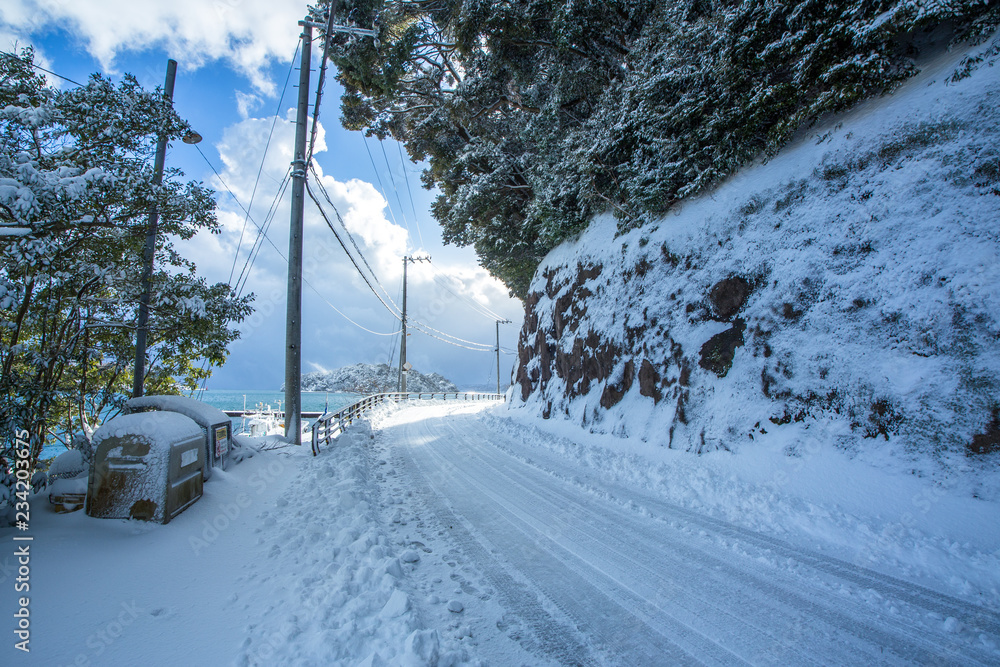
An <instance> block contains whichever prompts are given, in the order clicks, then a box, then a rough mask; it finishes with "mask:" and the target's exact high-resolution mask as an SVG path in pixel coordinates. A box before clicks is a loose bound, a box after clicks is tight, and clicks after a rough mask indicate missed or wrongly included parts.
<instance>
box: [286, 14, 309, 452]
mask: <svg viewBox="0 0 1000 667" xmlns="http://www.w3.org/2000/svg"><path fill="white" fill-rule="evenodd" d="M299 25H300V26H302V35H301V39H302V63H301V65H300V67H299V105H298V113H297V115H296V118H295V153H294V156H295V157H294V159H293V160H292V215H291V224H290V227H289V230H288V304H287V316H286V320H285V437H286V438H288V439H290V440H291V441H292V443H293V444H296V445H301V444H302V219H303V215H304V212H305V187H306V169H307V165H306V138H307V135H308V131H307V130H308V128H307V121H308V118H309V68H310V66H311V65H312V24H311V23H309V22H307V21H300V22H299Z"/></svg>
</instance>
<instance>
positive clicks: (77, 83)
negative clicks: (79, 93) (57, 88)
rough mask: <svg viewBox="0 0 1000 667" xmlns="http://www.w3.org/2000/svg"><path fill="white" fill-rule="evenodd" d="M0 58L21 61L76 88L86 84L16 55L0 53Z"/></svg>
mask: <svg viewBox="0 0 1000 667" xmlns="http://www.w3.org/2000/svg"><path fill="white" fill-rule="evenodd" d="M0 56H7V57H8V58H13V59H14V60H20V61H21V62H22V63H24V64H25V65H31V66H32V67H34V68H35V69H37V70H41V71H43V72H45V73H46V74H51V75H52V76H54V77H58V78H60V79H62V80H63V81H69V82H70V83H72V84H73V85H75V86H80V87H81V88H82V87H83V85H84V84H82V83H80V82H79V81H74V80H73V79H71V78H69V77H68V76H63V75H62V74H56V73H55V72H53V71H52V70H50V69H45V68H44V67H42V66H41V65H36V64H35V63H34V62H30V63H29V62H28V61H26V60H25V59H24V58H21V57H20V56H18V55H16V54H13V53H7V52H6V51H0Z"/></svg>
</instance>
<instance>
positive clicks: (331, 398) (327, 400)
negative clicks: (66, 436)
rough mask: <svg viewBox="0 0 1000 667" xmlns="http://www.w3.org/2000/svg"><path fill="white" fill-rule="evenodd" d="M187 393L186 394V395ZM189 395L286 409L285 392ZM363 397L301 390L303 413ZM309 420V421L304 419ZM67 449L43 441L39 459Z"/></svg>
mask: <svg viewBox="0 0 1000 667" xmlns="http://www.w3.org/2000/svg"><path fill="white" fill-rule="evenodd" d="M185 395H187V394H185ZM192 398H195V399H197V400H199V401H202V402H204V403H207V404H209V405H211V406H212V407H215V408H218V409H220V410H243V409H244V406H246V409H247V410H257V409H258V405H263V406H264V409H268V407H270V409H271V410H273V411H277V410H278V405H279V402H280V405H281V409H282V411H283V410H284V408H285V393H284V392H282V391H262V390H260V389H206V390H204V391H198V392H195V393H194V395H193V396H192ZM362 398H364V395H363V394H355V393H349V392H340V391H336V392H333V391H332V392H329V393H327V392H325V391H304V392H302V412H323V411H324V409H326V408H327V406H329V412H336V411H337V410H340V409H341V408H346V407H347V406H348V405H350V404H351V403H354V402H356V401H359V400H361V399H362ZM307 421H311V420H307ZM242 422H243V420H242V419H240V418H239V417H233V430H234V431H235V432H236V433H239V432H241V431H242V430H243V428H242V427H243V423H242ZM65 451H66V446H65V445H63V444H62V443H61V442H58V441H56V442H50V443H46V445H45V447H43V448H42V453H41V456H40V457H39V458H41V459H49V458H52V457H54V456H59V455H60V454H62V453H63V452H65Z"/></svg>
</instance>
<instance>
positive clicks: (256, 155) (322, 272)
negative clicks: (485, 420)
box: [0, 0, 522, 389]
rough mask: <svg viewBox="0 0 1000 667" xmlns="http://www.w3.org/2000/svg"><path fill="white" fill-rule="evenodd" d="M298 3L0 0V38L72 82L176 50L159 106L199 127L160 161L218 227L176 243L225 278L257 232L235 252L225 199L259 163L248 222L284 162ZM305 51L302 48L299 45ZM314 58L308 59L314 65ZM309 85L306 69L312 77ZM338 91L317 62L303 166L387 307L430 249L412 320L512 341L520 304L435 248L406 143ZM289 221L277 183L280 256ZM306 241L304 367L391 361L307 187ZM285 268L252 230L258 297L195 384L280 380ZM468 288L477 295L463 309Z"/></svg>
mask: <svg viewBox="0 0 1000 667" xmlns="http://www.w3.org/2000/svg"><path fill="white" fill-rule="evenodd" d="M305 13H306V5H305V3H301V4H300V3H298V2H273V1H269V0H173V1H172V2H155V3H149V2H136V1H135V0H3V2H2V3H0V50H3V51H7V52H11V51H13V50H14V48H15V45H16V46H18V47H24V46H28V45H31V46H33V47H34V48H35V50H36V62H37V63H38V64H40V65H42V66H44V67H46V68H48V69H50V70H52V71H54V72H56V73H58V74H60V75H62V76H65V77H68V78H70V79H73V80H75V81H79V82H84V81H85V80H86V78H87V77H88V76H89V75H90V74H92V73H94V72H100V73H102V74H104V75H105V76H110V77H112V78H113V79H115V80H118V79H120V77H121V76H122V74H124V73H126V72H127V73H130V74H132V75H134V76H135V77H136V78H137V79H138V80H139V82H140V83H141V84H142V85H143V86H144V87H146V88H154V87H156V86H162V85H163V80H164V75H165V72H166V64H167V59H168V58H174V59H175V60H177V61H178V75H177V81H176V86H175V90H174V105H175V107H176V109H177V110H178V112H179V113H180V115H181V116H183V117H184V118H186V119H187V120H188V121H190V123H191V124H192V126H193V127H194V128H195V129H196V130H197V131H198V132H199V133H200V134H201V135H202V136H203V137H204V141H203V142H202V143H201V144H200V145H199V146H198V148H200V149H201V152H202V153H204V157H203V156H202V155H201V154H199V152H198V149H197V148H195V147H192V146H188V145H184V144H177V145H172V146H171V147H170V151H169V152H168V154H167V165H168V166H169V167H177V168H180V169H182V170H183V171H184V172H185V174H186V177H187V178H189V179H195V180H201V181H204V182H205V183H207V184H208V185H210V186H211V187H212V188H214V189H215V190H216V191H217V193H218V195H217V199H218V204H219V218H220V221H221V222H222V224H223V229H224V232H223V234H221V235H219V236H211V235H207V234H203V235H199V236H198V237H196V238H195V239H194V240H192V241H191V242H188V243H186V244H184V246H183V251H184V253H185V254H186V255H187V256H188V257H189V258H191V259H193V260H194V261H195V262H196V263H197V265H198V269H199V273H200V274H201V275H204V276H205V277H206V278H207V279H208V280H210V281H212V282H217V281H227V280H229V277H230V274H231V272H232V270H233V266H234V257H235V258H236V259H235V267H236V268H235V270H236V273H237V274H238V273H239V271H240V269H241V268H242V267H243V265H244V263H245V260H246V257H247V252H248V250H249V244H250V243H251V242H252V241H253V240H254V238H255V237H256V235H257V230H256V228H255V227H254V225H253V223H249V224H248V225H247V233H246V235H244V241H243V242H242V244H241V247H240V251H239V255H238V256H237V254H236V253H237V246H238V245H240V243H239V239H240V236H241V231H242V229H243V227H244V220H245V215H244V213H243V211H242V210H241V208H240V205H239V204H242V205H243V206H249V205H250V201H251V194H252V193H253V190H254V183H255V181H256V177H257V173H258V170H260V171H261V178H260V180H259V182H258V184H257V190H256V194H255V195H254V197H253V206H252V207H251V215H252V218H253V219H254V220H255V221H257V222H258V223H259V224H263V222H264V220H265V219H266V214H267V211H268V209H269V208H270V207H271V204H272V202H273V201H274V198H275V195H276V194H277V186H278V183H279V182H280V181H281V179H282V177H283V176H284V174H285V171H286V170H287V168H288V165H289V162H290V160H291V150H292V147H291V144H292V137H293V136H294V127H293V125H292V123H291V118H292V115H290V113H291V110H292V108H293V107H294V105H295V95H296V88H295V86H296V84H297V79H298V71H297V70H295V71H292V73H291V80H290V81H289V84H288V89H287V91H286V92H285V94H284V97H283V98H280V96H281V91H282V87H283V86H284V84H285V80H286V78H287V77H288V75H289V71H290V68H291V67H292V56H293V53H294V52H295V48H296V43H297V39H298V35H299V32H300V28H299V27H298V25H297V22H298V21H299V20H301V19H302V18H303V17H304V16H305ZM363 27H364V26H363ZM318 50H319V49H318V45H316V47H314V53H316V52H318ZM318 65H319V63H318V61H317V60H314V68H315V67H318ZM296 66H297V65H296ZM52 81H53V83H54V84H56V85H60V86H72V84H70V83H67V82H65V81H59V80H56V79H52ZM315 81H316V72H314V74H313V85H314V84H315ZM340 94H341V90H340V88H339V86H337V85H336V82H335V81H333V80H332V72H330V78H328V84H327V88H326V91H325V93H324V98H323V104H322V107H321V125H322V133H321V143H320V148H322V149H323V150H322V151H319V150H318V151H317V154H316V164H317V167H318V169H319V171H320V173H321V176H322V182H323V185H324V186H325V188H326V189H327V191H328V192H329V193H330V196H331V199H332V200H333V202H334V204H335V205H336V207H337V210H339V211H340V213H341V215H342V216H343V217H344V220H345V223H346V225H347V227H348V229H349V230H350V231H351V233H352V234H353V235H354V237H355V239H356V240H357V242H358V244H359V245H360V246H361V249H362V251H363V253H364V255H365V257H366V259H367V261H368V262H369V263H370V264H371V266H372V268H373V269H374V270H375V272H376V274H377V275H378V277H379V279H380V280H381V282H382V284H383V285H384V286H385V288H386V290H387V291H388V292H389V293H390V294H391V295H392V297H393V298H394V299H395V300H396V301H397V303H398V301H399V299H398V292H399V288H400V285H401V281H402V259H401V258H402V257H403V255H404V254H410V255H412V254H429V255H430V256H431V257H432V258H433V262H432V264H431V265H430V266H428V265H427V264H416V265H411V267H410V270H409V282H408V285H409V287H408V295H409V299H408V305H409V309H410V314H411V316H414V317H416V318H417V319H419V320H420V321H422V322H424V323H425V324H426V325H427V327H431V328H433V330H437V331H439V332H445V333H447V334H449V335H451V336H455V337H458V338H460V339H462V340H464V341H468V342H472V343H485V344H489V345H492V344H493V341H494V337H495V325H494V322H493V319H494V318H493V317H492V316H491V315H490V314H487V313H485V312H483V307H485V309H487V310H489V311H491V313H495V314H497V315H500V316H501V317H505V318H508V319H510V320H513V323H512V324H506V325H501V327H500V344H501V347H502V348H506V350H508V351H510V350H513V349H514V348H515V347H516V341H517V333H518V331H519V330H520V326H521V319H522V308H521V304H520V302H518V301H517V300H515V299H511V298H509V297H508V296H507V290H506V288H504V287H503V285H502V284H500V283H499V282H498V281H495V280H493V279H492V278H490V277H489V276H488V275H487V274H486V272H485V271H484V270H483V269H482V268H481V267H479V266H478V263H477V261H476V257H475V254H474V253H473V251H472V250H471V249H470V248H455V247H453V246H443V245H442V243H441V232H440V228H439V227H438V226H437V224H436V223H435V222H434V220H433V219H432V218H431V216H430V214H429V212H428V209H429V205H430V202H431V201H432V200H433V198H434V193H432V192H428V191H427V190H424V189H423V188H422V187H420V180H419V174H420V166H419V165H414V164H411V163H409V162H406V161H404V160H403V157H404V156H405V151H400V147H399V145H398V144H396V143H395V142H392V141H386V142H384V144H380V143H379V142H378V141H377V140H374V139H368V140H367V142H366V140H365V139H364V138H363V136H362V135H361V133H357V132H347V131H346V130H344V129H343V128H342V127H341V126H340V122H339V107H340V99H339V98H340ZM311 97H312V95H311ZM279 98H280V99H279ZM276 111H277V112H278V113H277V119H276V117H275V112H276ZM272 125H273V126H274V133H273V136H272V138H271V143H270V147H269V148H268V150H267V154H266V157H265V155H264V146H265V144H266V142H267V137H268V135H269V133H270V131H271V127H272ZM401 153H402V155H401ZM262 165H263V167H262ZM213 167H214V169H216V170H218V171H219V173H220V174H221V176H222V180H223V181H224V182H225V183H226V185H228V186H229V188H231V189H232V191H233V192H234V193H235V195H236V197H237V198H238V201H239V203H237V201H236V200H234V198H233V197H232V196H231V195H230V194H229V193H228V192H227V191H226V188H225V187H224V186H223V184H222V182H220V180H219V178H218V177H217V176H216V174H215V173H214V172H213ZM394 185H395V187H394ZM329 213H330V211H328V214H329ZM288 219H289V202H288V196H287V194H286V195H285V197H284V199H283V200H282V201H280V202H279V204H278V208H277V213H276V214H275V215H274V217H273V222H272V223H271V226H270V227H269V228H268V230H267V237H268V239H270V242H273V244H274V246H276V247H277V248H278V249H280V252H281V253H282V254H285V253H287V247H288ZM305 246H306V250H305V253H306V256H305V262H306V275H305V278H306V281H307V282H308V283H309V285H310V286H306V287H305V288H304V289H303V304H304V311H305V312H304V315H303V332H304V333H303V370H304V371H310V370H318V369H322V368H336V367H338V366H342V365H347V364H351V363H355V362H359V361H360V362H369V363H383V362H387V361H389V360H390V355H391V356H392V359H393V361H394V363H395V360H397V359H398V344H399V336H398V335H397V336H385V335H376V334H386V333H392V332H394V331H396V330H397V329H398V323H396V321H395V320H394V319H393V317H392V316H391V315H390V314H389V312H388V311H386V310H385V309H384V308H383V306H382V305H381V304H380V303H379V302H378V300H377V299H376V298H375V296H374V295H373V294H372V293H371V292H370V291H369V290H368V288H367V287H366V286H365V285H364V283H363V282H362V281H361V279H360V277H358V275H357V273H356V272H355V271H354V269H353V268H352V267H351V266H350V264H349V262H348V260H347V258H346V256H345V255H344V253H343V251H342V250H341V249H340V248H339V245H338V244H337V241H336V239H335V238H334V237H333V235H332V234H331V233H330V231H329V229H328V228H327V227H326V224H325V223H324V222H323V220H322V218H321V217H320V215H319V214H318V212H317V211H316V209H315V207H314V206H313V205H312V202H311V201H310V200H309V199H308V198H307V207H306V230H305ZM286 267H287V265H286V264H285V262H284V260H283V259H282V257H281V256H280V255H279V253H278V251H276V250H275V248H274V247H272V246H271V245H270V243H268V242H266V241H265V242H264V243H263V245H262V249H261V251H260V253H259V255H258V256H257V258H256V260H255V261H254V263H253V267H252V270H251V273H250V276H249V279H248V281H247V289H248V290H250V291H253V292H254V293H255V294H257V308H258V310H257V313H256V314H255V315H254V316H253V317H251V318H250V319H249V320H248V321H247V322H246V323H244V325H243V326H242V327H241V329H242V332H243V334H242V338H241V339H240V340H239V341H237V342H236V343H235V344H233V345H232V346H231V348H230V349H231V355H230V358H229V361H228V362H227V364H226V365H225V366H224V367H223V368H222V369H218V370H216V372H215V375H214V377H213V378H212V380H210V381H209V385H208V386H209V388H216V389H276V388H277V387H278V386H280V384H281V383H282V382H283V380H284V370H283V363H284V318H285V315H284V314H285V296H284V289H285V281H286V275H287V268H286ZM456 295H458V296H456ZM460 297H461V298H460ZM470 298H471V299H472V300H474V301H475V302H476V303H478V304H480V306H481V307H479V308H476V307H474V306H473V305H470V304H469V303H468V302H467V301H466V299H470ZM331 304H332V306H333V307H336V308H337V309H339V310H340V311H342V312H343V313H344V314H345V315H346V316H347V317H349V318H350V319H351V320H354V322H356V324H352V323H351V322H350V321H348V319H346V318H345V317H344V316H343V315H341V314H339V313H338V312H336V311H335V310H334V308H333V307H331ZM357 325H360V327H359V326H357ZM361 327H363V328H361ZM364 329H368V330H369V331H365V330H364ZM372 332H374V333H372ZM432 333H433V331H432ZM460 344H462V345H465V343H460ZM407 350H408V359H409V361H410V362H411V363H413V365H414V367H415V368H416V369H418V370H420V371H423V372H431V371H434V372H439V373H442V374H443V375H445V376H446V377H448V378H450V379H452V380H454V381H455V382H457V383H458V384H460V385H470V384H485V383H487V382H490V383H495V381H496V370H495V363H496V362H495V358H496V357H495V354H494V353H493V352H492V350H490V351H489V352H484V351H473V350H467V349H464V348H461V347H456V346H454V345H448V344H446V343H444V342H442V341H440V340H436V339H435V338H431V337H429V336H427V335H424V334H422V333H420V332H413V333H412V335H411V336H410V337H409V341H408V345H407ZM513 363H514V357H513V356H512V355H510V354H504V355H501V377H502V379H503V380H504V381H506V380H507V379H509V375H510V370H511V367H512V365H513Z"/></svg>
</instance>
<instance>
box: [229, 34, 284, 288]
mask: <svg viewBox="0 0 1000 667" xmlns="http://www.w3.org/2000/svg"><path fill="white" fill-rule="evenodd" d="M298 55H299V43H298V42H296V43H295V53H293V54H292V60H291V63H289V65H288V74H287V75H285V85H284V86H283V87H282V88H281V95H279V96H278V108H277V109H276V110H275V112H274V118H273V119H272V120H271V129H270V131H269V132H268V133H267V141H266V142H265V143H264V154H263V155H261V157H260V167H259V168H258V169H257V178H256V179H254V182H253V190H252V191H251V193H250V204H249V205H248V206H247V208H248V209H251V208H253V200H254V197H256V195H257V185H258V184H259V183H260V176H261V174H262V173H263V172H264V161H265V160H266V159H267V150H268V148H269V147H270V146H271V138H272V137H273V136H274V128H275V126H276V125H277V124H278V116H279V115H280V114H281V104H282V102H284V101H285V91H287V90H288V82H289V81H290V80H291V78H292V71H293V70H294V69H295V58H296V57H297V56H298ZM278 190H279V192H280V191H281V187H280V186H279V187H278ZM249 218H250V211H249V210H248V211H247V214H246V217H244V218H243V228H242V229H241V230H240V239H239V241H238V242H237V243H236V253H235V254H234V255H233V266H232V268H231V269H230V270H229V281H228V282H229V284H230V285H232V282H233V273H234V272H235V271H236V262H237V261H238V260H239V257H240V248H241V247H243V234H244V233H245V232H246V229H247V220H249ZM254 243H255V244H256V241H255V242H254ZM252 252H253V249H252V248H251V253H252ZM248 259H249V256H248ZM245 266H246V264H244V267H245ZM240 273H241V274H242V271H241V272H240ZM237 282H239V280H237Z"/></svg>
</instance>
